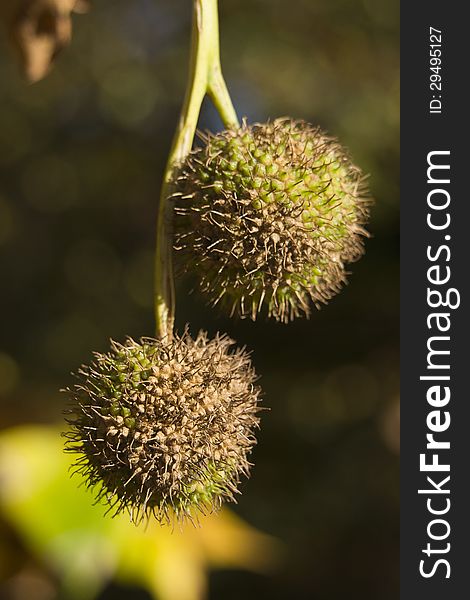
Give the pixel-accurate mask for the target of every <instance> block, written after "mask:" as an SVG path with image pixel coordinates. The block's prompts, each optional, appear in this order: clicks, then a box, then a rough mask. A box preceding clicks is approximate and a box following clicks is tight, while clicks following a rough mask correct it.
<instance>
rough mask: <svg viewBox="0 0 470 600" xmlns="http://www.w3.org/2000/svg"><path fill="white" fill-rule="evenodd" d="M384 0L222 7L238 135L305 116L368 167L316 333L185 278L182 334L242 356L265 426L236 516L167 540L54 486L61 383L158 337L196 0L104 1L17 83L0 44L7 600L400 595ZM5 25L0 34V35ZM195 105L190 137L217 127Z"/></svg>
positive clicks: (3, 587) (394, 5) (391, 19)
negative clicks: (167, 214)
mask: <svg viewBox="0 0 470 600" xmlns="http://www.w3.org/2000/svg"><path fill="white" fill-rule="evenodd" d="M398 11H399V6H398V2H397V1H396V0H292V1H290V2H286V1H285V0H221V2H220V12H221V45H222V62H223V65H224V70H225V75H226V78H227V81H228V84H229V88H230V89H231V92H232V95H233V99H234V102H235V105H236V107H237V109H238V112H239V114H240V115H241V116H246V117H247V118H248V119H249V120H250V121H255V120H258V121H261V120H265V119H266V118H268V117H276V116H281V115H291V116H293V117H296V118H303V119H306V120H308V121H310V122H312V123H318V124H320V125H322V126H323V127H324V128H325V129H327V130H328V131H329V132H330V133H332V134H334V135H336V136H338V137H339V138H340V140H341V141H342V142H343V143H344V144H345V145H347V146H348V147H349V149H350V151H351V153H352V155H353V157H354V159H355V161H356V162H357V164H359V165H360V166H361V167H362V168H363V169H364V170H365V171H366V172H369V173H370V187H371V190H372V194H373V196H374V197H375V199H376V205H375V207H374V209H373V214H372V222H371V224H370V230H371V232H372V234H373V237H372V238H371V239H370V240H369V241H368V242H367V251H366V255H365V257H364V258H363V259H361V261H360V262H359V263H357V264H355V265H352V267H351V270H352V272H353V274H352V275H351V277H350V285H349V286H348V287H346V288H345V289H344V291H343V292H342V293H341V294H340V295H339V296H337V297H336V298H335V299H333V300H332V301H331V302H330V304H329V305H328V306H327V307H325V308H324V309H323V310H321V311H319V312H315V313H314V314H313V315H312V318H311V319H310V320H309V321H305V320H299V321H297V322H295V323H294V324H292V325H290V326H288V327H285V326H282V325H277V324H273V323H268V322H258V323H257V324H253V323H251V322H248V321H238V322H234V321H228V320H226V319H223V318H221V317H220V315H218V314H217V313H214V312H212V311H210V310H208V309H207V308H206V307H204V305H203V304H202V302H201V300H200V299H199V298H198V297H197V295H191V294H190V293H189V291H190V287H191V285H190V282H180V284H179V287H178V294H177V298H178V305H177V322H178V326H179V328H182V327H183V326H184V324H185V323H186V322H189V323H191V329H192V331H193V332H196V331H197V330H198V329H199V328H205V329H208V330H209V331H210V332H212V333H214V332H215V331H217V330H221V331H226V332H228V333H229V334H231V335H232V336H233V337H234V338H235V339H236V340H237V341H238V343H239V344H246V345H247V346H248V347H249V348H250V349H252V350H253V359H254V363H255V365H256V368H257V370H258V372H259V373H260V374H261V375H262V380H261V383H262V386H263V388H264V392H265V405H266V406H268V407H269V408H270V409H271V410H270V411H269V412H265V413H264V415H263V420H262V429H261V432H260V434H259V444H258V447H257V449H256V451H255V454H254V457H253V459H254V462H255V464H256V466H255V468H254V470H253V475H252V478H251V479H250V481H248V482H246V483H245V484H244V485H243V495H242V496H241V501H240V503H239V505H237V506H235V507H232V508H231V511H225V512H223V513H222V514H221V515H218V516H215V517H210V518H209V519H207V520H205V521H202V529H200V530H199V529H193V528H191V530H188V531H184V532H183V533H181V532H179V531H175V532H174V533H173V535H170V534H169V532H168V530H167V529H165V528H163V529H162V528H159V527H156V526H154V525H150V526H149V528H148V529H147V530H146V531H143V530H136V531H134V529H135V528H133V527H131V526H129V525H128V524H127V522H126V523H124V522H123V521H122V520H121V521H120V520H119V519H118V520H114V521H112V520H111V521H110V520H109V519H103V517H102V515H103V512H104V509H103V508H102V507H99V506H98V507H94V508H93V507H92V505H91V501H92V497H91V495H89V494H88V493H87V492H86V491H84V490H83V488H81V489H80V490H77V485H78V483H79V482H78V480H75V479H74V480H72V481H71V482H70V481H69V479H68V476H67V473H66V470H67V460H66V458H65V457H64V456H63V455H62V453H61V440H60V437H59V434H58V429H57V427H58V425H59V427H60V421H61V418H62V417H61V411H62V410H63V405H64V398H63V397H62V396H61V394H60V393H59V391H58V390H59V388H61V387H64V386H66V385H67V384H68V383H69V382H70V372H71V371H72V370H74V369H76V368H77V367H78V365H80V363H82V362H86V361H88V360H89V358H90V354H91V351H92V350H98V351H105V350H106V348H107V345H108V340H109V338H110V337H113V338H114V339H117V340H122V339H123V338H124V337H125V336H126V335H131V336H133V337H139V336H141V335H149V334H152V333H153V327H154V324H153V316H152V283H153V282H152V276H153V262H152V261H153V248H154V222H155V217H156V210H157V198H158V191H159V185H160V179H161V175H162V171H163V167H164V162H165V159H166V155H167V153H168V150H169V145H170V140H171V137H172V134H173V130H174V128H175V124H176V120H177V116H178V112H179V109H180V105H181V102H182V97H183V93H184V86H185V78H186V70H187V54H188V47H189V31H190V13H191V9H190V2H189V0H132V1H129V0H113V1H111V0H101V1H96V2H93V3H92V10H91V12H90V13H89V14H88V15H83V16H82V15H80V16H74V19H73V42H72V45H71V46H70V47H68V48H67V49H66V50H64V52H63V53H62V54H61V55H60V57H59V58H58V60H57V62H56V64H55V66H54V68H53V70H52V72H51V73H50V74H49V75H48V76H47V77H46V78H45V79H44V80H42V81H40V82H39V83H36V84H34V85H32V86H31V85H28V84H27V83H25V82H24V81H23V79H22V78H21V76H20V74H19V72H18V69H17V68H16V65H15V63H14V60H13V58H12V56H11V53H10V49H9V45H8V43H7V36H6V34H5V35H2V36H1V37H0V278H1V279H0V282H1V284H0V285H1V294H0V325H1V327H0V399H1V414H0V419H1V423H0V424H1V428H2V430H3V431H0V485H1V486H2V492H1V493H0V598H1V599H2V600H52V599H56V598H60V599H62V600H71V599H73V598H77V599H80V598H90V599H92V598H99V599H100V600H119V599H121V598H127V599H132V600H140V599H142V600H145V599H149V598H156V599H160V600H199V599H202V598H207V599H209V600H222V599H223V600H231V599H232V598H233V599H235V598H237V599H238V598H240V597H243V598H247V599H250V598H270V599H272V600H277V599H285V598H295V599H298V600H303V599H315V600H339V599H342V598H344V597H345V596H347V597H348V598H350V599H361V600H377V599H380V600H389V599H390V600H392V599H395V598H397V597H398V450H399V448H398V444H399V435H398V419H399V417H398V196H399V191H398V188H399V174H398V156H399V155H398V145H399V100H398V97H399V56H398V40H399V37H398V22H399V14H398ZM2 33H3V32H2ZM220 126H221V124H220V122H219V120H218V118H217V116H216V113H215V111H214V109H213V108H212V107H211V106H210V104H209V103H207V104H205V106H204V110H203V114H202V116H201V122H200V127H201V129H206V128H210V129H213V130H214V129H218V128H220Z"/></svg>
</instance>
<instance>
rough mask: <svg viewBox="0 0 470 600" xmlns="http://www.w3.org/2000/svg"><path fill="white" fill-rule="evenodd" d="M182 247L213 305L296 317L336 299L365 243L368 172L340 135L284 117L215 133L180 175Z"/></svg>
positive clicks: (184, 260)
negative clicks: (351, 155)
mask: <svg viewBox="0 0 470 600" xmlns="http://www.w3.org/2000/svg"><path fill="white" fill-rule="evenodd" d="M174 183H175V193H174V196H173V197H174V200H175V204H176V206H175V209H176V210H175V213H176V216H175V249H176V250H177V251H178V252H179V255H180V258H181V260H180V264H181V265H183V268H184V269H185V270H187V271H189V272H195V273H196V274H197V276H198V278H199V285H200V289H201V290H202V291H203V292H204V293H205V294H207V296H208V297H209V300H210V303H211V304H212V305H215V304H218V303H219V302H220V303H221V304H222V305H225V306H227V307H228V308H229V310H230V311H231V314H234V313H235V314H238V315H240V316H241V317H245V316H251V317H252V318H253V319H255V318H256V316H257V314H258V313H259V311H260V310H261V308H262V305H263V303H264V304H265V305H266V306H267V309H268V314H269V315H270V316H273V317H275V318H276V319H277V320H279V321H282V322H287V321H289V320H291V319H293V318H294V317H296V316H298V315H299V314H302V313H303V314H306V315H308V314H309V311H310V304H311V302H313V303H314V304H315V305H316V306H317V307H319V305H320V303H326V302H327V301H328V300H329V299H330V298H331V297H332V296H334V295H335V294H336V293H337V292H338V291H339V290H340V289H341V287H342V284H343V283H344V282H345V280H346V271H345V264H346V263H349V262H351V261H355V260H357V259H358V258H359V257H360V256H361V255H362V253H363V237H364V236H365V235H367V233H366V231H365V230H364V224H365V222H366V221H367V218H368V204H369V200H368V198H367V193H366V189H365V186H364V177H363V175H362V173H361V171H360V170H359V169H358V168H357V167H356V166H354V165H353V163H352V162H351V160H350V158H349V156H348V154H347V152H346V151H345V149H344V148H342V147H341V146H340V145H339V144H338V142H337V141H336V140H335V139H333V138H331V137H329V136H328V135H326V134H325V133H324V132H323V131H321V130H320V129H319V128H318V127H312V126H311V125H309V124H308V123H305V122H303V121H294V120H291V119H277V120H275V121H273V122H271V123H266V124H255V125H247V124H246V123H244V124H243V125H242V126H241V127H240V128H239V129H234V130H227V131H223V132H222V133H218V134H216V135H213V134H208V135H207V136H205V146H204V147H201V148H197V149H196V150H194V151H193V152H192V153H191V154H190V155H189V157H188V158H187V159H186V161H185V162H184V163H183V164H182V165H181V168H180V170H179V173H178V175H177V177H176V178H175V182H174Z"/></svg>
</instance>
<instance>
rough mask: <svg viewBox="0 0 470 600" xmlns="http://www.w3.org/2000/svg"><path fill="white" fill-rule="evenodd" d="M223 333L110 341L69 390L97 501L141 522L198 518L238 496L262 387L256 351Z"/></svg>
mask: <svg viewBox="0 0 470 600" xmlns="http://www.w3.org/2000/svg"><path fill="white" fill-rule="evenodd" d="M233 344H234V342H233V341H232V340H231V339H229V338H228V337H226V336H219V335H217V336H216V337H215V338H214V339H212V340H209V339H208V338H207V335H206V334H205V333H203V332H200V333H199V334H198V336H197V337H196V338H195V339H192V338H191V336H190V335H189V333H187V332H185V333H184V334H183V335H182V336H181V337H179V336H176V335H175V336H174V337H173V338H172V339H167V340H163V341H162V340H155V339H147V338H144V339H142V340H140V341H139V342H137V341H134V340H132V339H128V340H127V341H126V343H125V344H124V345H121V344H118V343H116V342H112V344H111V349H110V351H109V352H108V353H107V354H98V353H96V354H95V360H94V362H93V364H91V365H90V366H83V367H82V368H81V369H80V371H79V374H78V377H79V382H78V383H77V384H76V385H75V386H74V387H73V388H72V389H69V390H67V391H68V393H69V395H70V398H71V403H72V407H71V410H70V412H71V415H72V416H71V417H70V419H69V423H70V424H71V425H72V431H71V432H70V433H69V434H66V437H68V438H69V440H68V442H67V444H66V449H67V451H69V452H74V453H78V454H79V457H78V459H77V461H76V463H75V466H76V471H79V472H81V473H82V474H84V475H85V476H86V478H87V481H88V486H89V487H95V486H96V488H97V490H98V491H97V499H99V500H101V499H105V500H106V501H107V502H108V503H109V505H110V509H111V510H113V511H114V512H115V513H118V512H120V511H122V510H127V511H128V512H129V513H130V514H131V518H132V520H133V521H134V522H136V523H138V522H140V521H141V520H142V518H144V517H148V516H149V515H150V514H154V515H155V517H156V518H157V519H158V520H159V521H169V520H171V519H173V518H176V519H179V518H185V517H189V518H193V517H194V516H195V514H196V513H197V510H199V511H201V512H203V513H205V512H207V511H210V510H213V509H217V508H219V507H220V505H221V503H222V502H223V500H233V499H234V494H235V493H236V492H237V486H238V483H239V481H240V476H241V475H242V474H243V475H248V472H249V467H250V463H249V462H248V458H247V457H248V454H249V453H250V452H251V450H252V448H253V446H254V444H255V443H256V439H255V437H254V433H253V432H254V429H255V428H256V427H257V426H258V421H259V419H258V417H257V416H256V414H257V412H258V410H259V409H258V401H259V393H260V390H259V388H258V386H257V385H256V384H255V380H256V375H255V372H254V370H253V368H252V366H251V362H250V359H249V356H248V354H247V353H246V352H245V351H244V350H242V349H235V350H233V349H232V346H233Z"/></svg>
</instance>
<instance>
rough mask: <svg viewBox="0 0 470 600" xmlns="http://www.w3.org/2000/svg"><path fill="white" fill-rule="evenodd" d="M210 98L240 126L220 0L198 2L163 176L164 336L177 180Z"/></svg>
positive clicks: (159, 328)
mask: <svg viewBox="0 0 470 600" xmlns="http://www.w3.org/2000/svg"><path fill="white" fill-rule="evenodd" d="M206 94H209V96H210V97H211V99H212V101H213V102H214V105H215V107H216V109H217V111H218V113H219V115H220V117H221V119H222V122H223V124H224V126H225V127H237V126H238V119H237V115H236V112H235V109H234V107H233V104H232V101H231V99H230V95H229V92H228V90H227V86H226V84H225V81H224V78H223V75H222V70H221V65H220V49H219V17H218V7H217V0H193V24H192V34H191V53H190V64H189V76H188V84H187V89H186V95H185V99H184V103H183V108H182V110H181V115H180V118H179V122H178V127H177V129H176V132H175V136H174V138H173V143H172V146H171V150H170V154H169V157H168V161H167V164H166V168H165V172H164V175H163V183H162V188H161V193H160V205H159V209H158V217H157V246H156V253H155V298H154V303H155V321H156V335H157V337H159V338H164V337H171V335H172V333H173V326H174V318H175V290H174V275H173V259H172V246H173V241H172V237H173V236H172V231H171V222H172V214H173V206H172V203H171V200H170V198H171V195H172V193H173V189H172V188H173V184H172V181H173V176H174V174H175V170H176V168H177V167H178V165H179V164H180V163H181V162H182V161H183V160H184V159H185V158H186V156H187V155H188V154H189V153H190V151H191V149H192V145H193V141H194V136H195V133H196V128H197V123H198V119H199V113H200V111H201V105H202V101H203V100H204V97H205V95H206Z"/></svg>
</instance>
